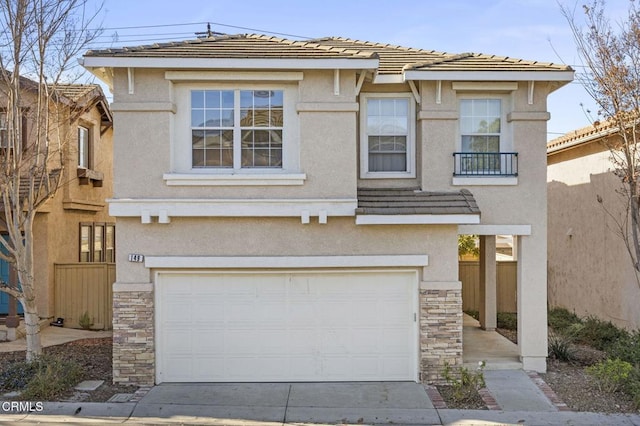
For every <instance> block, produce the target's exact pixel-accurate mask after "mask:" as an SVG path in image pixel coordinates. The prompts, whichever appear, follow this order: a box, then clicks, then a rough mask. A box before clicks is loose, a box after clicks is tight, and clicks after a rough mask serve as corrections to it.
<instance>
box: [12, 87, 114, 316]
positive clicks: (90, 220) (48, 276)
mask: <svg viewBox="0 0 640 426" xmlns="http://www.w3.org/2000/svg"><path fill="white" fill-rule="evenodd" d="M25 81H26V84H25V89H24V90H25V93H24V95H23V100H24V103H25V104H24V107H23V108H24V109H25V111H28V108H29V102H30V99H29V98H30V91H32V90H37V86H36V84H35V83H33V82H30V83H29V81H28V80H26V79H25ZM50 89H52V90H55V91H56V92H57V104H58V105H57V107H56V117H64V118H61V119H60V121H58V119H57V118H56V121H57V122H56V123H55V131H59V132H60V133H61V134H62V135H70V136H69V138H68V141H69V143H68V144H66V145H65V146H64V147H63V150H64V151H63V155H62V158H63V160H62V161H64V164H63V165H62V166H63V167H61V164H60V160H59V157H57V156H56V157H55V158H52V159H51V161H50V162H49V164H50V167H51V170H52V171H53V170H56V171H57V170H63V176H62V178H61V184H60V187H59V188H58V191H57V193H56V194H55V196H54V197H53V198H51V199H50V200H49V201H47V202H46V203H45V204H44V205H43V206H42V207H41V208H39V209H38V213H37V214H36V219H35V222H34V228H33V229H34V259H35V260H34V262H35V265H34V271H35V282H36V291H37V301H38V314H39V315H40V317H41V318H53V317H54V316H56V312H55V300H54V282H55V274H54V270H55V268H54V264H57V263H77V262H115V218H113V217H112V216H109V214H108V210H107V205H106V199H107V198H109V197H110V196H111V194H112V182H113V178H112V160H113V157H112V149H113V147H112V132H113V129H112V118H111V112H110V110H109V104H108V102H107V100H106V98H105V96H104V93H103V92H102V89H101V88H100V86H98V85H94V84H91V85H79V84H69V85H55V86H52V87H51V88H50ZM0 96H2V91H1V90H0ZM4 116H5V115H4V114H3V113H2V112H1V111H0V134H1V132H2V131H3V129H4V128H5V127H4V122H5V120H4ZM31 125H32V123H31V121H30V117H29V115H28V113H25V117H24V119H23V134H24V135H25V138H26V140H27V141H28V138H29V137H30V136H29V135H30V133H31V132H32V130H31V127H32V126H31ZM56 173H57V172H56ZM0 232H1V230H0ZM9 269H10V268H9V267H8V265H7V262H5V261H1V262H0V273H2V277H1V278H2V279H3V280H8V278H9ZM89 284H92V283H87V285H89ZM87 291H90V287H87ZM0 295H1V296H0V314H6V313H8V310H9V297H8V296H7V295H6V294H5V293H0ZM14 302H15V301H14ZM69 303H73V302H72V301H71V300H70V301H69ZM18 305H19V304H18ZM19 311H21V307H19ZM65 320H66V322H65V325H70V326H78V324H77V321H78V318H65Z"/></svg>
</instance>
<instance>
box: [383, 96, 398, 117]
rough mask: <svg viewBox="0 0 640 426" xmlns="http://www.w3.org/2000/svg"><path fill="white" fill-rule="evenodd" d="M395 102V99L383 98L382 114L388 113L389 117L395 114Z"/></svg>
mask: <svg viewBox="0 0 640 426" xmlns="http://www.w3.org/2000/svg"><path fill="white" fill-rule="evenodd" d="M395 104H396V101H395V99H381V100H380V115H386V116H387V117H389V116H393V115H395Z"/></svg>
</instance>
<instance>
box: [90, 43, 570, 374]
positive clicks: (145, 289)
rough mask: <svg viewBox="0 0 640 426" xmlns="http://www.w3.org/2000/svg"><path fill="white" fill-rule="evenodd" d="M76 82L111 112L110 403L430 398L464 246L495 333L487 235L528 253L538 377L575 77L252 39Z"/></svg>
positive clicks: (453, 326) (521, 286)
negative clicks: (406, 387)
mask: <svg viewBox="0 0 640 426" xmlns="http://www.w3.org/2000/svg"><path fill="white" fill-rule="evenodd" d="M83 65H84V67H85V68H87V69H88V70H90V71H91V72H92V73H94V74H95V75H96V76H98V77H99V78H101V79H102V80H103V81H105V82H106V83H107V84H108V85H109V86H110V87H111V88H112V89H113V93H114V102H113V104H112V111H113V114H114V128H115V133H114V176H115V177H114V196H113V198H112V199H111V200H109V211H110V214H111V215H113V216H115V217H117V220H118V240H117V244H116V248H117V255H116V259H117V262H116V263H117V276H118V279H117V282H116V283H115V284H114V287H113V291H114V380H115V381H116V382H129V383H139V384H151V383H161V382H198V381H204V382H215V381H223V382H230V381H252V382H255V381H268V382H271V381H345V380H348V381H353V380H363V381H366V380H413V381H419V380H422V381H437V380H439V379H440V373H441V371H442V369H443V368H444V365H445V364H446V363H449V364H450V365H460V364H461V363H462V355H463V354H462V350H463V348H462V308H461V306H462V305H461V285H460V282H459V279H458V253H457V236H458V234H459V233H460V234H479V235H481V236H482V238H481V245H482V250H483V258H484V259H485V262H484V263H485V264H486V267H485V268H484V270H483V271H484V277H485V287H484V291H485V293H484V294H485V296H486V297H485V302H486V303H485V307H486V308H485V309H483V310H482V313H483V318H482V319H483V325H484V327H485V328H487V329H492V328H494V327H495V267H494V266H495V257H496V255H495V235H498V234H506V235H518V236H519V237H520V238H518V239H517V241H518V250H517V252H518V268H519V274H518V275H519V280H518V281H519V282H518V296H519V303H518V314H519V318H520V321H519V327H520V330H519V331H520V333H519V336H520V343H519V348H520V355H521V360H522V363H523V366H524V368H526V369H530V370H538V371H544V370H545V368H546V364H545V361H546V356H547V345H546V300H547V298H546V208H545V206H546V187H545V176H546V167H545V162H544V159H545V141H546V121H547V120H548V118H549V113H548V112H547V110H546V97H547V95H548V94H549V93H550V92H552V91H554V90H556V89H557V88H559V87H561V86H562V85H564V84H566V83H568V82H569V81H570V80H571V79H572V77H573V71H572V70H571V69H570V68H569V67H565V66H558V65H553V64H546V63H538V62H529V61H523V60H517V59H511V58H504V57H497V56H490V55H482V54H471V53H469V54H461V55H452V54H446V53H440V52H436V51H429V50H421V49H412V48H405V47H400V46H391V45H385V44H378V43H371V42H364V41H356V40H349V39H343V38H323V39H318V40H310V41H293V40H285V39H280V38H276V37H270V36H264V35H255V34H244V35H223V36H216V37H209V38H201V39H197V40H192V41H182V42H175V43H163V44H154V45H150V46H140V47H129V48H122V49H107V50H99V51H89V52H87V53H86V54H85V56H84V58H83ZM492 265H493V266H492ZM492 295H493V296H492Z"/></svg>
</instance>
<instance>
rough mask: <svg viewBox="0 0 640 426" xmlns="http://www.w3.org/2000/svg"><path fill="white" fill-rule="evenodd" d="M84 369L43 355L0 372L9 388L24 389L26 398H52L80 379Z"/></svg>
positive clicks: (2, 381) (12, 365) (63, 360)
mask: <svg viewBox="0 0 640 426" xmlns="http://www.w3.org/2000/svg"><path fill="white" fill-rule="evenodd" d="M81 376H82V369H81V368H80V366H79V365H78V364H77V363H76V362H74V361H71V360H67V359H62V358H57V357H53V356H50V355H42V356H40V357H39V358H37V359H35V360H33V361H31V362H27V361H20V362H16V363H12V364H11V365H10V366H9V367H8V368H7V369H6V370H4V371H3V372H2V373H1V374H0V382H1V383H2V384H3V386H2V387H3V388H4V389H6V390H22V394H21V396H22V397H23V398H24V399H27V400H40V401H43V400H49V401H50V400H53V399H55V398H56V397H58V396H59V395H60V394H61V393H62V392H64V391H66V390H67V389H69V388H70V387H71V386H73V385H75V384H76V383H78V381H80V379H81Z"/></svg>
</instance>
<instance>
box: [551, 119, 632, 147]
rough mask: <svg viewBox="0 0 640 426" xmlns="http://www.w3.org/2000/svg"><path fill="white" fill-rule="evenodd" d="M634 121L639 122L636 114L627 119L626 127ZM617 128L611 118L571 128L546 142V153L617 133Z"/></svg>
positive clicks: (630, 125) (629, 126)
mask: <svg viewBox="0 0 640 426" xmlns="http://www.w3.org/2000/svg"><path fill="white" fill-rule="evenodd" d="M634 121H635V122H636V124H640V117H639V116H636V117H635V118H633V119H632V120H631V121H629V125H628V127H627V128H629V129H630V128H631V127H632V126H633V122H634ZM619 129H620V128H619V127H618V124H616V123H615V121H613V120H606V121H603V122H600V121H596V122H595V123H593V124H590V125H589V126H585V127H582V128H580V129H576V130H573V131H571V132H568V133H566V134H564V135H562V136H560V137H557V138H555V139H552V140H550V141H549V142H547V154H550V153H553V152H556V151H562V150H564V149H567V148H570V147H573V146H576V145H580V144H583V143H587V142H591V141H594V140H597V139H601V138H604V137H606V136H610V135H613V134H615V133H618V132H619Z"/></svg>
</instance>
